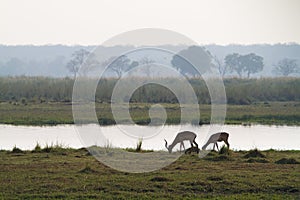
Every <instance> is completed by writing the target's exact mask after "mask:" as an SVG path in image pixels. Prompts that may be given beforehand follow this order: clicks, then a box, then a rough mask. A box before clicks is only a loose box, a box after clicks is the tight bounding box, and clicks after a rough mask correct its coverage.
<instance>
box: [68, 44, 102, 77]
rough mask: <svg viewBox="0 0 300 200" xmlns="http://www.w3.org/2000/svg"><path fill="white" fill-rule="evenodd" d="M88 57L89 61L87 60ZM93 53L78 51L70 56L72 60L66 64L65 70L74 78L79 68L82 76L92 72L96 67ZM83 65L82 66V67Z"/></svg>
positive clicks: (83, 50)
mask: <svg viewBox="0 0 300 200" xmlns="http://www.w3.org/2000/svg"><path fill="white" fill-rule="evenodd" d="M88 57H89V59H87V58H88ZM93 57H94V54H93V53H90V52H89V51H87V50H85V49H80V50H78V51H75V52H74V53H73V54H72V59H71V60H70V61H69V62H68V63H67V68H68V69H69V71H70V72H71V73H73V76H74V78H76V77H77V75H78V72H79V69H80V67H82V73H83V75H86V74H87V72H88V71H90V70H92V68H94V67H95V66H96V65H97V63H98V62H97V61H96V59H95V58H93ZM83 64H84V65H83Z"/></svg>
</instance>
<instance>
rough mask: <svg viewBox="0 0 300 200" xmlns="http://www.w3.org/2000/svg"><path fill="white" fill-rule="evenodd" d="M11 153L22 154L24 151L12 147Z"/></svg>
mask: <svg viewBox="0 0 300 200" xmlns="http://www.w3.org/2000/svg"><path fill="white" fill-rule="evenodd" d="M11 152H12V153H24V151H22V150H21V149H20V148H18V147H16V146H14V148H13V149H12V151H11Z"/></svg>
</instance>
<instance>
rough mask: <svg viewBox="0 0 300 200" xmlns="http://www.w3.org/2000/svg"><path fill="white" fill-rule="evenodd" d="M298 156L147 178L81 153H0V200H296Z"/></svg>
mask: <svg viewBox="0 0 300 200" xmlns="http://www.w3.org/2000/svg"><path fill="white" fill-rule="evenodd" d="M294 161H296V162H299V161H300V151H275V150H268V151H256V150H254V151H231V152H230V154H229V155H226V154H225V155H223V154H222V155H219V154H218V153H216V152H212V153H210V154H209V155H208V156H206V157H204V158H201V159H200V158H199V157H198V156H196V155H183V156H181V157H180V158H179V159H178V160H177V161H176V162H174V163H172V164H171V165H169V166H167V167H165V168H163V169H161V170H158V171H155V172H151V173H142V174H131V173H124V172H119V171H115V170H113V169H111V168H108V167H106V166H105V165H103V164H101V163H100V162H98V161H97V160H96V159H95V158H94V157H93V156H91V155H90V154H89V153H88V152H87V151H86V150H85V149H64V148H62V147H60V146H56V147H55V146H54V147H49V146H48V147H47V148H43V149H35V150H34V151H22V150H19V149H17V148H15V149H14V151H0V169H1V170H0V199H10V198H19V199H35V198H36V199H40V198H47V199H58V198H63V199H67V198H75V199H78V198H80V199H158V198H160V199H184V198H185V199H297V198H298V197H299V195H300V190H299V188H300V173H299V171H300V164H295V163H294V164H285V163H293V162H294Z"/></svg>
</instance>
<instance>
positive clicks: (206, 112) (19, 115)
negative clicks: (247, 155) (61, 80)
mask: <svg viewBox="0 0 300 200" xmlns="http://www.w3.org/2000/svg"><path fill="white" fill-rule="evenodd" d="M151 105H152V104H147V103H133V104H131V105H130V115H131V117H132V118H133V120H134V121H135V123H137V124H140V125H146V124H148V123H150V118H149V108H151ZM161 105H162V106H163V107H164V108H165V109H166V112H167V119H166V124H178V123H180V117H181V109H186V110H187V112H188V113H189V115H188V116H187V117H186V118H185V119H184V121H183V122H186V123H192V124H208V123H210V117H211V106H210V105H199V108H200V114H201V116H200V118H199V116H198V115H197V112H196V111H197V107H196V105H181V107H179V105H178V104H161ZM110 106H111V105H110V104H108V103H97V104H96V113H97V116H98V121H99V123H100V124H102V125H112V124H114V123H115V120H114V117H113V115H112V113H111V107H110ZM118 109H119V110H124V109H126V107H125V106H124V105H118V106H117V108H116V110H118ZM0 113H1V115H0V123H2V124H15V125H57V124H73V123H74V122H73V115H72V105H71V103H58V102H52V103H51V102H50V103H40V104H39V103H28V104H27V105H20V104H17V105H14V104H10V103H8V102H2V103H0ZM152 114H153V117H154V118H155V119H158V120H157V121H160V120H159V118H160V114H159V112H158V113H155V112H154V113H152ZM119 121H120V122H121V123H123V124H126V123H128V120H127V119H126V118H122V117H120V116H119ZM87 122H88V121H87ZM226 123H227V124H244V125H249V124H253V123H254V124H255V123H258V124H272V125H300V103H299V102H261V103H255V104H252V105H227V113H226Z"/></svg>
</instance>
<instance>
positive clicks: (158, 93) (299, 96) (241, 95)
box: [0, 77, 300, 104]
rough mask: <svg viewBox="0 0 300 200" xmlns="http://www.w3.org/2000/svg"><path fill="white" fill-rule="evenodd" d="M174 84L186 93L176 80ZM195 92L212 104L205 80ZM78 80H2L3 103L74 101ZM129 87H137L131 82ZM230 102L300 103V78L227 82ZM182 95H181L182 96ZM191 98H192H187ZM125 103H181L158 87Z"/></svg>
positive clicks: (104, 84)
mask: <svg viewBox="0 0 300 200" xmlns="http://www.w3.org/2000/svg"><path fill="white" fill-rule="evenodd" d="M87 81H88V80H87ZM117 81H118V79H117V78H108V79H102V80H100V82H99V83H98V86H97V90H96V94H95V97H96V101H97V102H111V101H113V100H112V91H113V89H114V87H115V85H116V83H117ZM167 81H170V82H172V81H173V82H174V84H175V85H176V84H177V86H176V87H178V88H180V89H181V90H185V88H184V86H182V84H180V83H177V80H176V79H174V78H169V80H167ZM188 81H189V83H190V85H191V86H192V88H193V89H194V91H195V94H196V95H197V98H198V103H200V104H210V103H211V102H210V94H209V91H208V89H207V87H206V83H205V81H204V80H203V79H201V78H191V79H189V80H188ZM73 84H74V80H73V79H71V78H46V77H0V85H1V87H0V101H2V102H11V103H18V104H27V103H44V102H52V101H53V102H71V101H72V92H73ZM124 84H125V85H130V84H134V80H132V79H128V80H125V82H124ZM224 85H225V89H226V96H227V102H228V103H229V104H251V103H254V102H262V101H300V78H292V77H290V78H288V77H287V78H283V77H281V78H260V79H239V78H226V79H224ZM179 95H180V94H179ZM185 98H189V97H185ZM124 101H130V102H137V103H139V102H145V103H146V102H147V103H178V99H177V97H176V96H175V94H173V93H172V91H170V90H169V89H168V88H166V87H163V86H161V85H158V84H147V85H144V86H142V87H139V88H138V89H137V90H136V91H135V92H134V93H133V95H132V96H125V97H124Z"/></svg>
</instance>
